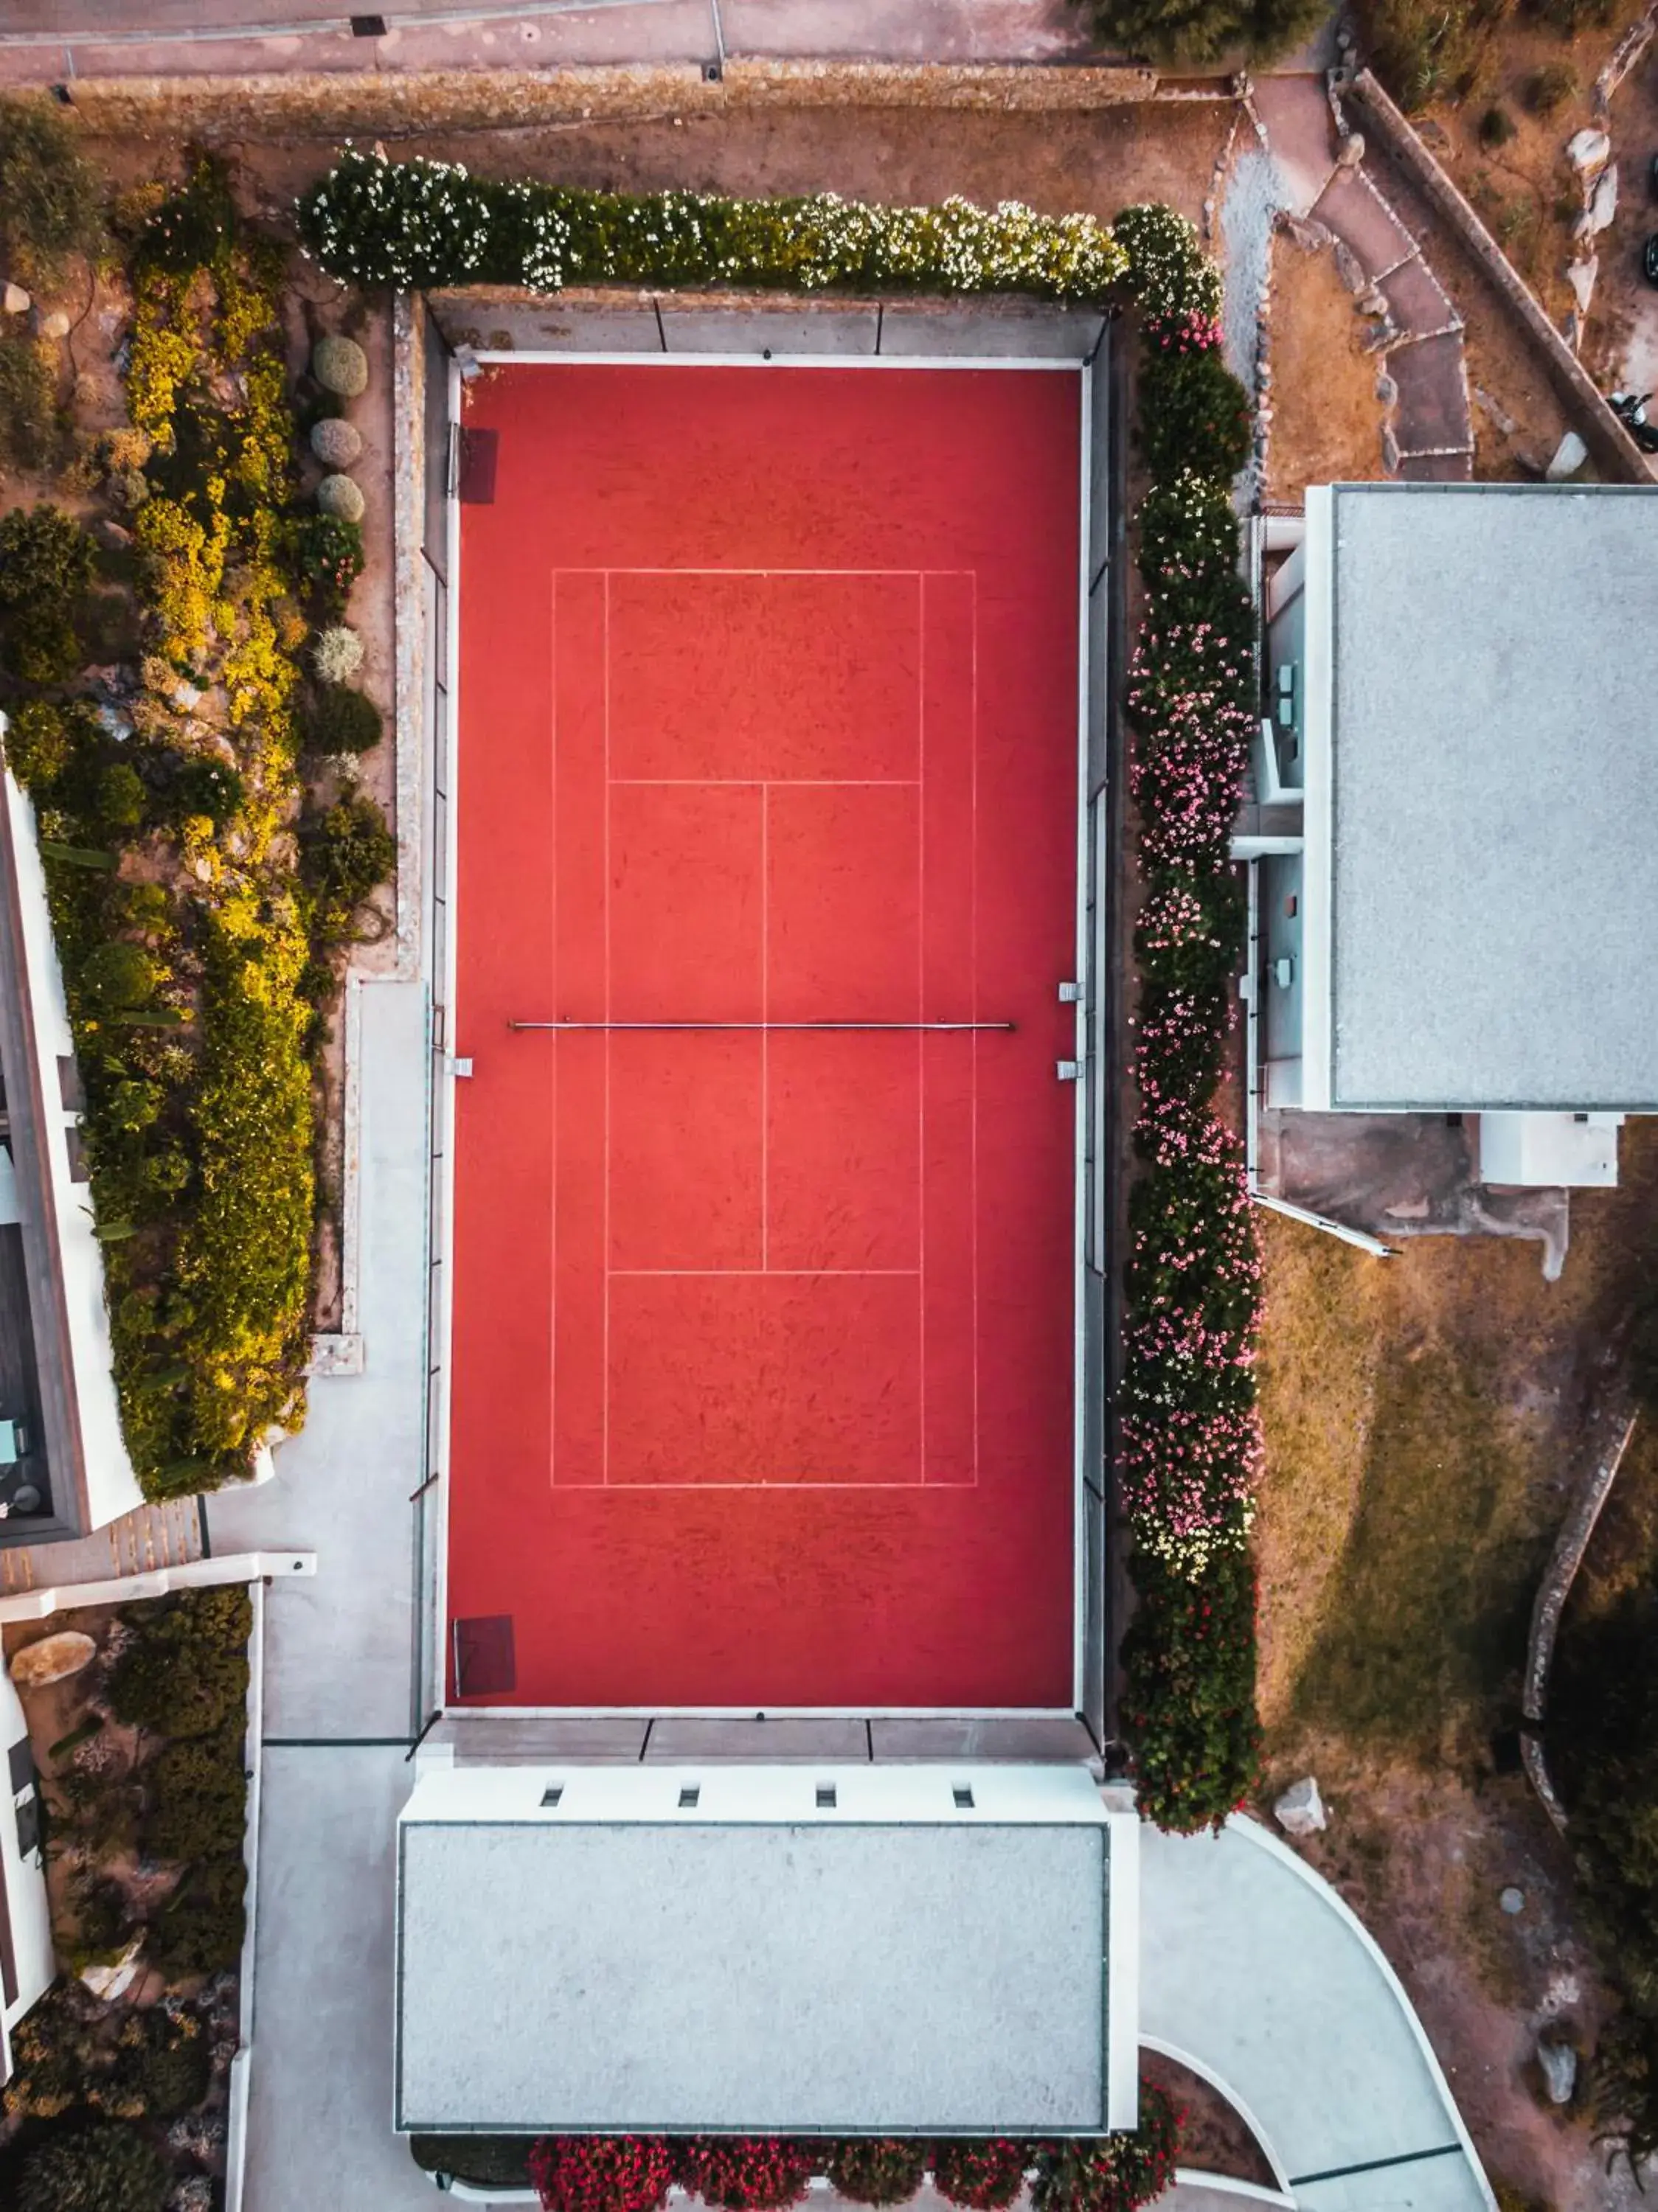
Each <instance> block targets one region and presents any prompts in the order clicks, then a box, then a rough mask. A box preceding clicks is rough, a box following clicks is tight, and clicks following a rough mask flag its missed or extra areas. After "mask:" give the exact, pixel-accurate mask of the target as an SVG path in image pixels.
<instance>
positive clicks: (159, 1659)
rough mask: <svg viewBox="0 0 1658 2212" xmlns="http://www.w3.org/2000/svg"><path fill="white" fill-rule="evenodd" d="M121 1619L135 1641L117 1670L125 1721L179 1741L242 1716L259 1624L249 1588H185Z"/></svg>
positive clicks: (113, 1707)
mask: <svg viewBox="0 0 1658 2212" xmlns="http://www.w3.org/2000/svg"><path fill="white" fill-rule="evenodd" d="M121 1618H122V1620H123V1621H124V1622H125V1626H127V1627H128V1628H129V1629H131V1631H133V1636H132V1640H131V1643H130V1644H128V1645H127V1646H126V1648H125V1650H124V1651H122V1652H121V1654H120V1656H119V1658H117V1660H116V1662H115V1663H114V1665H113V1667H112V1668H111V1669H110V1675H109V1692H108V1694H109V1705H110V1711H112V1712H113V1714H114V1716H115V1717H116V1719H117V1720H118V1721H123V1722H125V1723H126V1724H127V1725H128V1726H129V1727H133V1728H144V1729H150V1730H152V1731H153V1733H154V1734H155V1735H163V1736H166V1737H168V1739H169V1740H172V1741H177V1740H178V1739H180V1738H181V1737H188V1736H205V1735H212V1734H214V1733H215V1732H216V1730H218V1729H222V1728H224V1727H226V1726H227V1724H229V1723H231V1722H233V1721H237V1722H239V1721H241V1719H242V1718H243V1717H244V1716H245V1713H246V1710H247V1639H248V1638H249V1636H250V1635H251V1634H252V1633H253V1607H252V1606H251V1605H250V1604H249V1602H248V1597H247V1591H246V1590H245V1589H241V1588H239V1587H238V1586H236V1585H235V1584H226V1585H225V1586H224V1587H222V1588H221V1589H204V1590H186V1591H182V1592H180V1595H178V1596H177V1597H172V1598H164V1599H160V1600H157V1601H154V1602H152V1603H149V1604H147V1605H143V1606H133V1607H129V1608H128V1610H127V1611H126V1612H125V1613H123V1614H122V1616H121Z"/></svg>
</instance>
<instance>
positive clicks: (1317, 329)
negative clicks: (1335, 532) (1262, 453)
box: [1266, 233, 1383, 506]
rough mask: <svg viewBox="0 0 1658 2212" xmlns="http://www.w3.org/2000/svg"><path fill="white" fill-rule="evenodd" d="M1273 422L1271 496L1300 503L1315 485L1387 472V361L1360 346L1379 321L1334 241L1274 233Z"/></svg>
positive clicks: (1269, 452)
mask: <svg viewBox="0 0 1658 2212" xmlns="http://www.w3.org/2000/svg"><path fill="white" fill-rule="evenodd" d="M1271 301H1272V355H1271V361H1272V429H1271V438H1270V439H1269V441H1268V444H1267V455H1266V495H1267V497H1268V498H1269V499H1270V500H1274V501H1282V502H1283V503H1285V504H1288V505H1292V506H1293V505H1296V504H1299V502H1300V501H1301V499H1302V497H1303V496H1304V495H1305V493H1306V489H1307V487H1308V484H1310V483H1337V482H1341V481H1363V480H1365V479H1368V478H1369V477H1379V476H1380V475H1381V472H1382V470H1381V423H1382V413H1383V410H1382V405H1381V401H1380V400H1379V399H1378V398H1377V397H1376V376H1377V373H1378V368H1379V366H1380V364H1379V363H1378V362H1376V360H1375V358H1374V356H1371V355H1368V354H1366V353H1363V352H1362V351H1361V350H1360V346H1359V340H1360V338H1361V337H1362V335H1363V333H1364V331H1366V330H1367V329H1368V328H1369V327H1370V325H1368V323H1366V322H1365V321H1364V319H1363V318H1362V317H1361V316H1360V315H1358V314H1356V313H1355V312H1354V307H1353V295H1352V294H1351V293H1350V291H1349V290H1348V289H1347V287H1346V286H1345V285H1344V283H1342V281H1341V278H1340V277H1339V276H1338V275H1337V273H1336V264H1335V257H1334V255H1333V254H1332V252H1330V250H1329V249H1328V248H1327V247H1326V248H1325V249H1323V250H1322V251H1320V252H1309V251H1308V249H1307V248H1305V247H1303V246H1297V245H1295V243H1294V242H1293V241H1292V240H1289V238H1287V237H1285V236H1284V235H1283V234H1282V233H1280V234H1278V235H1277V237H1276V238H1275V239H1274V240H1273V241H1272V290H1271Z"/></svg>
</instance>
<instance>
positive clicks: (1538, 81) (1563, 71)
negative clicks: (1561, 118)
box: [1525, 62, 1578, 115]
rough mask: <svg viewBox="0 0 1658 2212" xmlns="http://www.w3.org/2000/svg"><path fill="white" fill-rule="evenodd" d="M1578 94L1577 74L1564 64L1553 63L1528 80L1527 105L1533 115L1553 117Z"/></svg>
mask: <svg viewBox="0 0 1658 2212" xmlns="http://www.w3.org/2000/svg"><path fill="white" fill-rule="evenodd" d="M1577 94H1578V83H1577V72H1576V70H1575V69H1572V68H1570V67H1569V66H1568V64H1566V63H1564V62H1551V63H1550V64H1549V65H1548V67H1547V68H1546V69H1540V70H1533V72H1532V74H1531V76H1528V77H1527V80H1526V95H1525V96H1526V105H1527V107H1528V108H1529V109H1530V110H1531V112H1532V113H1533V115H1552V114H1553V113H1554V112H1555V111H1556V110H1557V108H1561V107H1564V106H1565V104H1566V102H1567V101H1568V100H1576V97H1577Z"/></svg>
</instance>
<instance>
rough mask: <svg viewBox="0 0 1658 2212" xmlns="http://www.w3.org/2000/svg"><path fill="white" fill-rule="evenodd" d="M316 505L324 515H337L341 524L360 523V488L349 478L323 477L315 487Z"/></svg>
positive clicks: (361, 495) (361, 491) (361, 505)
mask: <svg viewBox="0 0 1658 2212" xmlns="http://www.w3.org/2000/svg"><path fill="white" fill-rule="evenodd" d="M317 505H318V506H319V507H320V508H321V509H322V511H323V513H325V514H334V515H338V518H339V520H341V521H342V522H361V521H362V520H363V505H364V501H363V490H362V487H361V486H360V485H358V484H355V483H352V481H351V479H350V477H342V476H332V477H324V478H323V479H322V482H321V483H320V484H319V485H318V486H317Z"/></svg>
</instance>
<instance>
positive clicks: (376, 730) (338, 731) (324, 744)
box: [304, 684, 383, 755]
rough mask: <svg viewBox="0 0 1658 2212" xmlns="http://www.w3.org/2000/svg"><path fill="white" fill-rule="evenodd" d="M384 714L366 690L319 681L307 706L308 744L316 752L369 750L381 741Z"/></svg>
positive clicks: (306, 738) (305, 721)
mask: <svg viewBox="0 0 1658 2212" xmlns="http://www.w3.org/2000/svg"><path fill="white" fill-rule="evenodd" d="M382 728H383V724H382V722H381V713H380V709H379V708H378V707H376V706H375V702H374V701H373V700H372V699H371V698H370V697H369V695H368V693H367V692H366V691H356V690H352V688H351V687H350V684H317V685H316V686H315V687H314V690H313V691H312V693H311V696H310V698H309V699H308V702H307V703H306V709H305V720H304V729H305V743H306V746H307V748H308V750H309V751H311V752H314V753H322V754H335V755H337V754H341V753H366V752H369V751H371V750H373V749H374V747H375V745H377V744H379V743H380V738H381V729H382Z"/></svg>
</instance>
